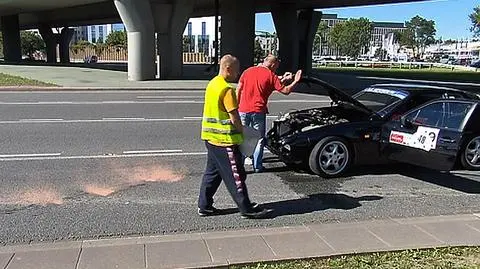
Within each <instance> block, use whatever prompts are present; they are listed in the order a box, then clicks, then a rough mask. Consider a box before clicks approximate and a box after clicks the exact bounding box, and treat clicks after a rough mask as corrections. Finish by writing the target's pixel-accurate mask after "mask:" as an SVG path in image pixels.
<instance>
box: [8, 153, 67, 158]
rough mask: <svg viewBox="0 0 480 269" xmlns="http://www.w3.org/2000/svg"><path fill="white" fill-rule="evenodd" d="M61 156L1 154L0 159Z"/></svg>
mask: <svg viewBox="0 0 480 269" xmlns="http://www.w3.org/2000/svg"><path fill="white" fill-rule="evenodd" d="M60 155H62V153H31V154H28V153H27V154H0V158H28V157H52V156H60Z"/></svg>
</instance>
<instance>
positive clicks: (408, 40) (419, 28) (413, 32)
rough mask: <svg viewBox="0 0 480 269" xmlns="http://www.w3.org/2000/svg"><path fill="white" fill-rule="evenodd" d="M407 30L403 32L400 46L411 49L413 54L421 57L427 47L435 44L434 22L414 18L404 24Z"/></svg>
mask: <svg viewBox="0 0 480 269" xmlns="http://www.w3.org/2000/svg"><path fill="white" fill-rule="evenodd" d="M405 26H406V28H407V29H405V31H403V33H402V34H401V38H400V45H403V46H407V47H410V48H412V49H413V54H415V55H416V54H420V55H422V54H423V52H424V51H425V48H426V47H427V46H428V45H431V44H434V43H435V34H436V32H437V30H436V29H435V22H434V21H433V20H426V19H424V18H422V17H420V16H418V15H417V16H415V17H413V18H412V19H410V21H407V22H406V23H405Z"/></svg>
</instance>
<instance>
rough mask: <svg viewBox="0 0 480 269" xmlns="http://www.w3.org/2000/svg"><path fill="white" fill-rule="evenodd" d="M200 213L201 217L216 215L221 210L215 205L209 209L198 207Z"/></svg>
mask: <svg viewBox="0 0 480 269" xmlns="http://www.w3.org/2000/svg"><path fill="white" fill-rule="evenodd" d="M197 212H198V215H199V216H200V217H208V216H215V215H218V214H219V213H220V210H218V209H216V208H215V207H213V206H212V207H210V208H208V209H201V208H198V211H197Z"/></svg>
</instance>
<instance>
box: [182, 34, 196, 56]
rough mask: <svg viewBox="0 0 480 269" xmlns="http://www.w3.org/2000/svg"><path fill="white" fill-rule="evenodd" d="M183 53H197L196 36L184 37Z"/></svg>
mask: <svg viewBox="0 0 480 269" xmlns="http://www.w3.org/2000/svg"><path fill="white" fill-rule="evenodd" d="M182 46H183V52H194V51H195V37H194V36H188V35H184V36H183V42H182Z"/></svg>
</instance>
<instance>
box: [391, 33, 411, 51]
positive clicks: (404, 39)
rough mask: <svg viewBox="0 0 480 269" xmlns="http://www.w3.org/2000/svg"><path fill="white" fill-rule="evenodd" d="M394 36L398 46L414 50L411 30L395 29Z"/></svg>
mask: <svg viewBox="0 0 480 269" xmlns="http://www.w3.org/2000/svg"><path fill="white" fill-rule="evenodd" d="M394 36H395V41H396V42H398V43H399V44H400V46H403V47H407V48H411V49H413V50H415V39H414V36H413V32H412V31H409V30H408V29H406V30H403V31H395V32H394Z"/></svg>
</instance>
